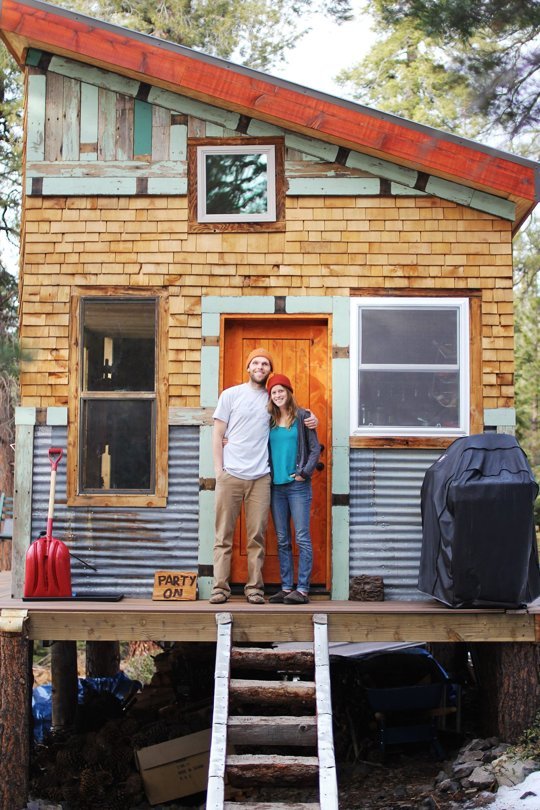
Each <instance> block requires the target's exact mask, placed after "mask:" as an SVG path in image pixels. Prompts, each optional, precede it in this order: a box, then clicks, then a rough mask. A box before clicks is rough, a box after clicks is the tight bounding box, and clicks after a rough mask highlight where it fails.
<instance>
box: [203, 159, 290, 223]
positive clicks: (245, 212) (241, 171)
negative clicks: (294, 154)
mask: <svg viewBox="0 0 540 810" xmlns="http://www.w3.org/2000/svg"><path fill="white" fill-rule="evenodd" d="M275 152H276V150H275V146H273V145H266V146H265V145H253V146H250V145H249V144H242V145H228V146H227V145H220V146H213V145H205V146H198V147H197V189H198V195H197V219H198V220H199V222H273V221H274V220H275V219H276V154H275Z"/></svg>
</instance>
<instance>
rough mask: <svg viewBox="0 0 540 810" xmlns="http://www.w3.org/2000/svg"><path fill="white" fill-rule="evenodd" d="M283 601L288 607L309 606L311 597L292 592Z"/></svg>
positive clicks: (300, 592) (299, 592)
mask: <svg viewBox="0 0 540 810" xmlns="http://www.w3.org/2000/svg"><path fill="white" fill-rule="evenodd" d="M283 601H284V602H285V604H286V605H307V603H308V602H309V597H308V595H307V593H302V591H292V592H291V593H288V594H287V595H286V596H285V597H284V598H283Z"/></svg>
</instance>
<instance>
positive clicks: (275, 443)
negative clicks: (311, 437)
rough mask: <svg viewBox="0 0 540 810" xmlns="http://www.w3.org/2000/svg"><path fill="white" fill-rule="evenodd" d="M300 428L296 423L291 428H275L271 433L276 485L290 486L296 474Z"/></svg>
mask: <svg viewBox="0 0 540 810" xmlns="http://www.w3.org/2000/svg"><path fill="white" fill-rule="evenodd" d="M297 444H298V426H297V424H296V421H295V422H293V424H292V426H291V427H290V428H285V427H279V426H276V427H273V428H272V429H271V431H270V452H271V453H272V469H273V479H272V481H273V483H274V484H290V483H291V482H292V481H294V474H295V472H296V447H297Z"/></svg>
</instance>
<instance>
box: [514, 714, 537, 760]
mask: <svg viewBox="0 0 540 810" xmlns="http://www.w3.org/2000/svg"><path fill="white" fill-rule="evenodd" d="M508 753H509V754H511V755H512V756H514V757H516V759H517V758H519V759H534V760H540V712H537V714H536V717H535V718H534V720H533V723H532V725H531V726H529V728H526V729H525V731H524V732H523V734H522V735H521V738H520V740H519V742H518V743H517V745H515V746H512V748H510V749H508Z"/></svg>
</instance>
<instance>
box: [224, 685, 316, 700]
mask: <svg viewBox="0 0 540 810" xmlns="http://www.w3.org/2000/svg"><path fill="white" fill-rule="evenodd" d="M229 694H230V696H231V698H233V699H234V698H237V699H238V700H240V701H242V702H243V703H256V704H258V705H259V706H260V705H261V704H270V705H272V704H275V703H283V702H284V701H286V702H287V703H291V704H298V703H305V702H306V701H308V702H313V701H314V700H315V682H314V681H259V680H256V681H255V680H248V679H240V678H231V680H230V685H229Z"/></svg>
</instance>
